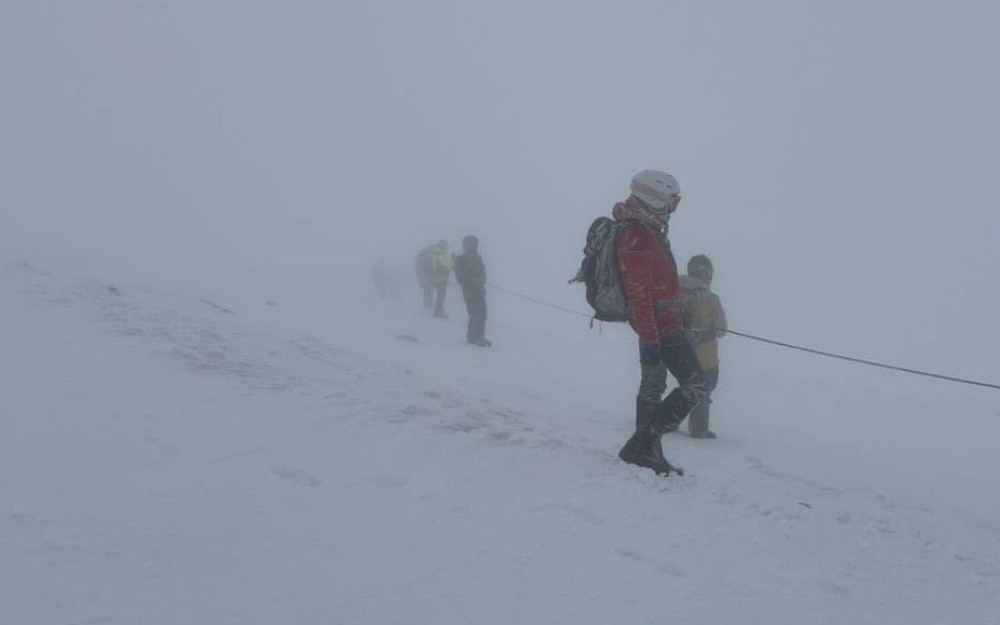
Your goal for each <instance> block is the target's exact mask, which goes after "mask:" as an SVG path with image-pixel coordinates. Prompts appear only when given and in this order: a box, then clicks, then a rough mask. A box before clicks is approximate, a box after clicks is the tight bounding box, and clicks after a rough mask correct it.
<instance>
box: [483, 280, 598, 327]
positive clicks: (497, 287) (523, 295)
mask: <svg viewBox="0 0 1000 625" xmlns="http://www.w3.org/2000/svg"><path fill="white" fill-rule="evenodd" d="M489 285H490V286H491V287H492V288H494V289H496V290H498V291H502V292H504V293H506V294H508V295H513V296H514V297H519V298H521V299H523V300H527V301H529V302H532V303H533V304H538V305H539V306H545V307H546V308H552V309H554V310H559V311H562V312H564V313H569V314H571V315H577V316H579V317H586V318H587V319H590V318H592V317H593V315H590V314H587V313H585V312H580V311H579V310H573V309H572V308H565V307H563V306H557V305H556V304H550V303H548V302H543V301H542V300H540V299H535V298H534V297H529V296H527V295H525V294H524V293H518V292H517V291H511V290H510V289H505V288H503V287H502V286H500V285H498V284H493V283H492V282H490V283H489Z"/></svg>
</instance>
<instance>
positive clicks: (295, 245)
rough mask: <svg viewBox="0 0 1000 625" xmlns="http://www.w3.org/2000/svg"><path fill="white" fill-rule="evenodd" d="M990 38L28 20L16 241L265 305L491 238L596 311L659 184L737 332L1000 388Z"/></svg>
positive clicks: (985, 12) (271, 7) (225, 17)
mask: <svg viewBox="0 0 1000 625" xmlns="http://www.w3.org/2000/svg"><path fill="white" fill-rule="evenodd" d="M996 32H1000V8H998V7H997V6H996V5H995V4H994V3H989V2H986V1H985V0H983V1H972V0H959V1H957V2H919V1H902V0H885V1H882V2H861V1H856V0H851V1H848V2H840V3H830V2H820V1H818V0H815V1H798V0H764V1H762V2H755V3H749V2H736V1H729V2H712V1H708V2H668V1H663V0H649V1H623V2H616V3H610V2H602V3H596V2H595V3H589V4H588V3H579V2H569V1H559V2H547V3H540V2H527V1H521V0H512V1H508V2H476V1H468V0H463V1H458V0H455V1H452V2H445V1H440V0H427V1H424V2H409V1H404V0H395V1H392V2H389V1H371V2H359V1H352V0H337V1H335V2H329V1H322V0H285V1H282V2H278V1H276V0H271V1H263V0H174V1H171V2H141V3H140V2H134V1H125V0H120V1H104V0H96V1H88V2H79V1H58V2H56V1H42V0H8V1H6V2H4V3H3V4H2V5H0V76H2V83H0V89H2V92H3V93H2V97H0V171H3V172H4V176H3V184H2V185H0V242H2V243H3V244H4V245H5V246H7V247H10V248H12V249H14V250H16V251H18V253H25V254H34V253H42V252H44V253H48V254H59V255H65V256H67V257H74V256H78V257H81V258H83V257H86V258H95V257H99V258H102V259H103V262H106V263H107V264H108V265H109V266H115V265H118V266H128V267H131V268H137V269H141V270H144V271H146V272H151V273H161V274H168V275H170V276H171V277H173V278H175V279H181V280H190V281H197V282H198V283H199V284H217V283H226V284H228V285H231V286H232V287H233V288H240V289H244V290H252V289H260V290H262V291H263V290H264V289H265V287H266V286H267V285H268V284H270V283H272V282H277V281H282V282H289V281H293V280H295V279H298V280H299V281H300V285H301V287H302V288H320V289H329V288H335V287H336V286H337V283H338V282H339V281H351V278H355V277H360V278H361V279H364V278H365V277H366V276H367V272H368V268H369V267H370V265H371V263H372V262H373V261H374V260H375V259H377V258H379V257H385V258H387V259H388V260H389V261H391V262H393V263H395V264H397V265H399V266H401V267H402V268H403V269H404V270H407V271H408V270H409V263H410V259H411V257H412V256H413V254H414V253H415V252H416V250H417V248H418V247H419V246H421V245H422V244H424V243H426V242H429V241H432V240H436V239H438V238H440V237H446V238H448V239H449V240H450V241H451V242H452V243H453V245H457V244H458V242H459V240H460V237H461V235H463V234H466V233H467V232H473V233H476V234H478V235H480V236H481V238H482V240H483V245H482V247H483V253H484V256H485V258H486V260H487V263H488V265H489V268H490V270H491V275H492V276H493V278H494V279H495V280H496V281H497V282H501V283H503V284H504V285H506V286H508V287H512V288H516V289H519V290H522V291H524V292H527V293H530V294H532V295H535V296H539V297H543V298H546V299H549V300H552V301H554V302H557V303H560V304H563V305H571V306H575V307H579V308H584V307H585V305H584V303H583V299H582V294H581V292H580V290H579V288H574V287H569V286H567V285H566V284H565V280H566V279H567V278H568V277H569V276H570V275H571V274H572V273H573V272H574V270H575V268H576V265H577V264H578V262H579V258H580V248H581V247H582V239H583V235H584V233H585V231H586V228H587V225H588V224H589V222H590V220H591V219H592V218H593V217H595V216H597V215H599V214H602V213H606V212H607V211H608V210H609V209H610V206H611V204H612V203H613V202H614V201H616V200H618V199H621V197H623V195H624V193H625V191H626V188H627V182H628V179H629V177H630V176H631V174H632V173H634V172H635V171H637V170H640V169H645V168H663V169H668V170H670V171H671V172H673V173H675V174H676V175H677V177H678V178H679V179H680V182H681V185H682V188H683V190H684V201H683V202H682V205H681V210H680V212H679V213H678V214H677V216H676V217H675V220H674V222H673V224H672V228H671V233H672V235H671V238H672V240H673V244H674V249H675V251H676V253H677V256H678V260H679V261H680V262H681V263H683V262H685V261H686V259H687V258H688V257H689V256H690V255H691V254H694V253H699V252H705V253H708V254H709V255H711V256H712V257H713V259H715V261H716V266H717V284H716V287H717V290H718V291H719V292H720V293H721V294H722V295H723V297H724V299H725V301H726V303H727V306H728V308H729V310H730V317H731V321H732V323H733V326H734V327H736V328H738V329H743V330H746V331H749V332H760V333H764V334H767V335H769V336H773V337H775V338H780V339H785V340H792V341H802V342H805V343H807V344H810V345H813V346H816V347H824V348H831V349H837V350H841V351H846V352H850V353H854V354H856V355H859V356H862V357H872V358H884V359H889V360H892V361H896V362H900V363H901V364H908V365H911V366H917V367H928V368H932V369H934V370H942V371H946V372H951V373H954V374H958V375H969V376H973V377H978V378H996V372H997V371H1000V357H998V356H997V355H996V353H997V347H998V342H1000V341H998V333H997V331H996V330H995V329H994V328H993V326H992V324H993V323H994V319H995V318H996V317H997V315H998V312H1000V295H997V292H996V291H997V289H996V286H995V285H996V278H995V276H997V275H998V274H1000V252H998V250H997V245H996V242H997V241H998V240H1000V228H998V222H1000V218H998V217H997V215H996V206H997V202H996V198H997V192H996V188H997V183H996V172H997V171H998V170H1000V121H998V116H997V111H998V110H1000V78H998V77H997V76H998V72H996V60H997V58H998V52H1000V43H997V40H996V37H995V33H996ZM345 298H346V299H348V300H350V299H351V298H350V297H347V296H345Z"/></svg>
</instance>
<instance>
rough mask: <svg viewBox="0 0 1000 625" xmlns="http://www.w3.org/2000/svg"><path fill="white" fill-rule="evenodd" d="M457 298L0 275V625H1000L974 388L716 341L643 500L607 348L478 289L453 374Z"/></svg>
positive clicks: (985, 416) (25, 270) (615, 343)
mask: <svg viewBox="0 0 1000 625" xmlns="http://www.w3.org/2000/svg"><path fill="white" fill-rule="evenodd" d="M455 295H456V294H454V293H453V294H452V300H453V305H452V313H453V314H452V317H451V319H449V320H447V321H445V322H439V321H437V320H433V319H430V318H427V317H426V316H425V315H424V314H423V312H422V311H420V310H418V309H417V308H415V307H414V305H413V304H412V303H411V302H410V301H409V300H408V299H407V300H406V301H405V302H397V303H394V304H379V303H377V302H374V301H368V300H367V299H365V298H363V297H355V298H346V297H345V295H344V292H333V291H331V292H330V293H329V294H327V295H316V296H315V297H314V298H313V299H311V300H309V301H306V300H295V299H294V298H290V297H289V298H272V297H271V296H270V295H269V294H267V293H261V294H259V297H258V298H257V299H253V298H244V299H242V300H241V299H240V298H237V297H227V296H226V295H225V294H223V293H222V291H220V292H219V293H218V294H212V295H207V296H206V295H205V294H204V293H195V292H184V291H183V290H176V289H173V288H164V287H162V285H157V284H143V283H139V282H136V283H129V282H127V281H121V280H114V279H111V278H109V277H107V276H104V275H99V274H92V273H89V272H87V271H80V272H74V271H69V270H66V269H63V268H53V267H51V266H48V265H46V264H45V263H43V262H36V261H34V260H32V259H29V260H17V259H9V258H5V259H4V260H3V262H2V263H0V310H2V315H0V346H2V350H0V397H2V403H0V493H2V497H0V623H3V624H4V625H21V624H24V625H69V624H76V625H82V624H88V625H98V624H101V625H104V624H116V625H119V624H121V625H133V624H139V623H141V624H144V625H145V624H164V625H178V624H182V623H191V624H212V625H215V624H223V623H240V624H247V623H255V624H256V623H259V624H276V623H294V624H296V625H307V624H334V623H337V624H339V623H379V624H388V623H435V624H445V623H484V624H485V623H503V624H505V625H508V624H510V623H514V622H517V623H575V624H583V623H595V624H596V623H664V622H672V623H796V624H804V623H817V624H819V623H822V624H828V623H844V624H852V625H857V624H864V623H872V624H876V623H877V624H879V625H886V624H900V625H904V624H905V625H916V624H922V623H927V624H941V623H948V624H979V623H983V624H985V623H997V622H1000V616H998V615H1000V503H998V501H997V499H998V498H997V495H996V493H997V492H1000V489H998V486H1000V477H998V473H997V471H996V466H997V460H998V458H1000V451H998V449H1000V447H998V445H997V444H996V441H997V440H1000V414H998V412H997V401H996V399H997V396H996V394H995V392H992V391H988V390H982V389H975V388H972V387H952V386H949V385H946V384H944V383H940V382H936V381H929V380H923V379H915V378H908V377H905V376H900V375H897V374H889V373H883V372H874V371H873V370H857V369H854V368H852V367H851V366H848V365H844V364H842V363H832V362H831V363H828V362H824V361H819V360H816V359H809V358H807V357H803V356H799V355H794V354H791V353H787V352H779V351H777V350H773V349H772V348H766V347H760V346H756V345H753V344H750V343H747V342H743V341H740V340H737V339H735V338H733V339H726V343H725V344H724V346H723V347H724V350H725V351H724V353H723V357H724V362H725V365H724V366H725V369H724V374H723V382H722V388H721V390H720V392H719V394H718V401H717V402H716V404H715V413H714V416H713V427H714V428H715V429H716V430H717V431H718V432H719V433H720V435H721V438H720V439H719V440H718V441H714V442H704V441H693V440H691V439H688V438H687V437H684V436H682V435H679V434H677V435H671V436H668V437H666V438H665V441H664V443H665V448H666V452H667V456H668V457H669V458H671V459H672V460H675V461H677V462H678V463H680V464H682V465H684V466H685V467H686V468H687V469H688V475H686V476H685V477H682V478H670V479H662V478H657V477H656V476H654V475H653V474H652V473H650V472H648V471H643V470H639V469H636V468H633V467H629V466H625V465H623V464H621V463H620V462H619V461H618V460H617V458H616V456H615V453H616V451H617V449H618V447H619V445H620V444H621V443H622V442H623V441H624V439H625V438H626V437H627V436H628V434H629V430H630V427H631V422H632V415H631V404H632V396H633V394H634V390H635V384H636V380H635V376H636V364H635V363H634V360H635V356H634V353H633V352H634V347H633V344H632V339H631V338H630V336H629V335H628V333H627V332H626V331H625V329H624V328H621V327H605V328H604V331H603V333H598V332H597V331H596V330H595V331H589V330H587V328H586V320H585V319H582V318H580V319H577V318H574V317H572V316H569V315H566V314H563V313H559V312H558V311H553V310H548V309H539V308H532V307H531V304H529V303H527V302H524V301H521V300H516V299H513V298H508V297H504V296H503V295H502V294H500V293H496V292H494V293H491V306H492V308H491V315H492V320H491V324H490V334H491V335H492V338H494V339H495V340H496V347H495V348H493V349H490V350H481V349H478V348H471V347H467V346H466V345H464V343H463V341H462V336H463V323H464V315H463V314H461V311H460V310H459V309H458V307H457V305H456V304H454V300H455ZM359 302H360V303H359ZM359 313H360V314H359Z"/></svg>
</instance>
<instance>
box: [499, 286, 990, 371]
mask: <svg viewBox="0 0 1000 625" xmlns="http://www.w3.org/2000/svg"><path fill="white" fill-rule="evenodd" d="M489 286H490V287H491V288H493V289H496V290H497V291H500V292H502V293H506V294H508V295H512V296H514V297H518V298H520V299H523V300H526V301H529V302H531V303H533V304H536V305H539V306H545V307H547V308H551V309H553V310H558V311H561V312H564V313H568V314H571V315H576V316H579V317H587V318H591V319H592V318H593V315H590V314H587V313H585V312H581V311H579V310H573V309H570V308H565V307H563V306H557V305H556V304H551V303H549V302H546V301H543V300H540V299H537V298H534V297H530V296H528V295H525V294H523V293H518V292H517V291H513V290H511V289H507V288H504V287H502V286H500V285H497V284H493V283H492V282H491V283H490V284H489ZM712 329H718V328H712ZM725 332H726V333H727V334H732V335H734V336H739V337H742V338H745V339H750V340H752V341H759V342H761V343H766V344H768V345H774V346H776V347H784V348H786V349H793V350H796V351H800V352H806V353H809V354H814V355H817V356H824V357H826V358H835V359H837V360H845V361H847V362H853V363H856V364H862V365H868V366H870V367H879V368H881V369H889V370H891V371H899V372H902V373H909V374H912V375H920V376H924V377H928V378H936V379H938V380H945V381H948V382H955V383H958V384H970V385H972V386H982V387H985V388H993V389H997V390H1000V384H991V383H989V382H979V381H977V380H969V379H967V378H960V377H956V376H951V375H942V374H940V373H931V372H929V371H921V370H919V369H911V368H909V367H900V366H897V365H890V364H887V363H884V362H877V361H874V360H866V359H864V358H854V357H853V356H845V355H843V354H837V353H834V352H828V351H824V350H821V349H813V348H811V347H804V346H802V345H795V344H793V343H785V342H783V341H776V340H774V339H768V338H764V337H762V336H756V335H754V334H748V333H746V332H737V331H736V330H730V329H726V330H725Z"/></svg>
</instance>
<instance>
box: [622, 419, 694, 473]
mask: <svg viewBox="0 0 1000 625" xmlns="http://www.w3.org/2000/svg"><path fill="white" fill-rule="evenodd" d="M656 408H657V405H656V404H651V403H647V402H641V401H639V402H636V416H635V420H636V425H637V426H638V427H637V428H636V431H635V433H634V434H633V435H632V437H631V438H630V439H628V441H627V442H626V443H625V446H624V447H622V448H621V451H619V452H618V457H619V458H621V460H622V461H623V462H627V463H628V464H634V465H636V466H639V467H644V468H647V469H652V470H653V471H655V472H656V474H657V475H663V476H669V475H670V472H671V471H673V472H674V473H677V474H678V475H683V474H684V472H683V471H681V470H680V469H678V468H677V467H674V466H672V465H671V464H670V463H669V462H667V459H666V458H664V457H663V447H662V446H661V444H660V437H661V434H659V433H657V432H656V431H655V430H654V429H653V419H654V417H653V415H654V413H655V412H656Z"/></svg>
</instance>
